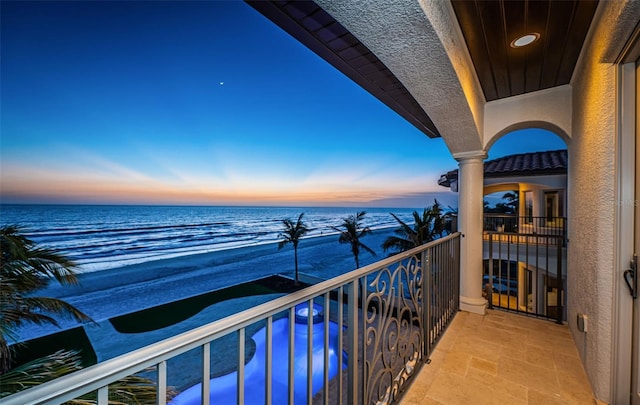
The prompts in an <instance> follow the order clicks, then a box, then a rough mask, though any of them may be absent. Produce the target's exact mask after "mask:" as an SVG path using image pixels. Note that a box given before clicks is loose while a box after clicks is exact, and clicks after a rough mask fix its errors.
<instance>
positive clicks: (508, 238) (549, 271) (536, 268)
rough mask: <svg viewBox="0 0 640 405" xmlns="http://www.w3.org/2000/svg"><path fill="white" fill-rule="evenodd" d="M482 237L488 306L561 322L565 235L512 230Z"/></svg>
mask: <svg viewBox="0 0 640 405" xmlns="http://www.w3.org/2000/svg"><path fill="white" fill-rule="evenodd" d="M484 238H485V241H487V242H485V246H484V257H485V260H484V273H483V285H484V286H485V297H486V298H487V300H488V301H489V306H490V307H491V306H493V307H499V308H502V309H507V310H511V311H516V312H519V313H523V314H528V315H535V316H540V317H545V318H549V319H553V320H555V321H557V322H558V323H562V322H563V320H565V319H566V313H565V291H566V274H565V269H566V251H565V249H564V242H565V239H564V237H563V236H558V235H536V236H528V237H526V238H524V239H523V236H522V235H519V234H514V233H510V234H505V233H501V232H485V233H484ZM529 239H531V240H529ZM533 239H535V240H533Z"/></svg>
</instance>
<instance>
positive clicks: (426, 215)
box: [382, 200, 447, 253]
mask: <svg viewBox="0 0 640 405" xmlns="http://www.w3.org/2000/svg"><path fill="white" fill-rule="evenodd" d="M391 216H392V217H393V218H394V219H395V220H396V221H398V224H400V226H399V227H398V228H397V229H396V230H395V231H394V233H395V234H396V235H392V236H389V237H388V238H387V239H386V240H385V241H384V242H383V243H382V249H384V251H385V252H386V251H388V250H395V251H396V252H395V253H400V252H404V251H407V250H410V249H413V248H415V247H417V246H420V245H422V244H425V243H427V242H431V241H433V240H436V239H438V238H440V237H442V236H443V235H444V234H445V233H446V232H447V231H446V229H445V228H446V224H445V221H446V217H445V216H444V215H442V206H441V205H440V203H439V202H438V200H434V204H433V205H432V206H430V207H426V208H425V209H424V211H423V212H422V216H421V215H420V214H419V213H418V211H413V220H414V223H413V227H411V226H410V225H408V224H406V223H405V222H404V221H402V220H401V219H400V218H398V217H397V216H396V215H395V214H393V213H392V214H391Z"/></svg>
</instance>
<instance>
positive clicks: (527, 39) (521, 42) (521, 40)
mask: <svg viewBox="0 0 640 405" xmlns="http://www.w3.org/2000/svg"><path fill="white" fill-rule="evenodd" d="M538 38H540V34H538V33H537V32H532V33H530V34H526V35H522V36H519V37H518V38H516V39H514V40H513V41H511V47H512V48H522V47H523V46H527V45H529V44H531V43H533V42H535V41H536V40H537V39H538Z"/></svg>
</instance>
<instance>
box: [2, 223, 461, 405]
mask: <svg viewBox="0 0 640 405" xmlns="http://www.w3.org/2000/svg"><path fill="white" fill-rule="evenodd" d="M458 235H460V233H459V232H456V233H453V234H451V235H448V236H446V237H443V238H441V239H438V240H435V241H433V242H429V243H427V244H424V245H422V246H419V247H416V248H414V249H411V250H408V251H406V252H402V253H399V254H397V255H394V256H391V257H388V258H386V259H383V260H381V261H378V262H376V263H373V264H370V265H368V266H365V267H362V268H360V269H356V270H353V271H351V272H349V273H345V274H343V275H340V276H338V277H334V278H332V279H330V280H326V281H323V282H321V283H318V284H316V285H313V286H310V287H307V288H304V289H302V290H299V291H296V292H293V293H291V294H288V295H286V296H283V297H280V298H276V299H274V300H272V301H269V302H266V303H264V304H261V305H258V306H256V307H253V308H250V309H247V310H245V311H242V312H239V313H237V314H234V315H231V316H228V317H226V318H223V319H220V320H218V321H215V322H212V323H210V324H207V325H204V326H201V327H199V328H196V329H192V330H190V331H187V332H184V333H181V334H179V335H176V336H173V337H170V338H168V339H165V340H162V341H160V342H157V343H154V344H151V345H149V346H145V347H143V348H140V349H137V350H134V351H132V352H129V353H125V354H123V355H121V356H118V357H115V358H113V359H110V360H106V361H104V362H101V363H99V364H96V365H93V366H90V367H87V368H85V369H82V370H79V371H77V372H74V373H71V374H68V375H65V376H63V377H60V378H57V379H55V380H53V381H50V382H47V383H44V384H41V385H38V386H35V387H32V388H30V389H28V390H25V391H21V392H19V393H16V394H13V395H11V396H8V397H5V398H2V399H1V400H0V402H1V403H2V405H30V404H59V403H62V402H65V401H68V400H71V399H74V398H77V397H79V396H81V395H84V394H87V393H89V392H93V391H95V390H97V389H99V388H101V387H105V386H107V385H108V384H110V383H113V382H116V381H118V380H120V379H122V378H124V377H127V376H129V375H131V374H134V373H137V372H139V371H142V370H144V369H146V368H148V367H152V366H156V365H157V364H159V363H161V362H163V361H166V360H168V359H170V358H173V357H175V356H178V355H180V354H182V353H185V352H187V351H189V350H192V349H194V348H197V347H200V346H202V345H204V344H206V343H209V342H211V341H213V340H215V339H218V338H220V337H223V336H225V335H228V334H229V333H233V332H235V331H238V330H240V329H242V328H245V327H246V326H249V325H251V324H253V323H255V322H257V321H260V320H262V319H266V318H268V317H270V316H273V315H275V314H278V313H280V312H282V311H284V310H287V309H289V308H292V307H295V306H296V305H298V304H300V303H302V302H304V301H307V300H309V299H313V298H315V297H318V296H320V295H322V294H325V293H328V292H330V291H332V290H335V289H337V288H338V287H341V286H344V285H346V284H348V283H350V282H353V281H354V280H357V279H359V278H361V277H364V276H366V275H368V274H370V273H373V272H375V271H377V270H379V269H381V268H385V267H387V266H389V265H391V264H393V263H396V262H399V261H401V260H404V259H407V258H409V257H411V256H414V255H416V254H418V253H421V252H422V251H424V250H426V249H429V248H431V247H433V246H436V245H439V244H441V243H444V242H446V241H448V240H450V239H453V238H456V237H458Z"/></svg>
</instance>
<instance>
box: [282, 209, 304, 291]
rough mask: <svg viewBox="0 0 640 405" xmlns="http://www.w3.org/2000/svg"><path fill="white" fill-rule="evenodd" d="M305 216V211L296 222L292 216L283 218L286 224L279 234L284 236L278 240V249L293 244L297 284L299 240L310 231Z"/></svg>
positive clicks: (296, 282) (296, 280)
mask: <svg viewBox="0 0 640 405" xmlns="http://www.w3.org/2000/svg"><path fill="white" fill-rule="evenodd" d="M303 216H304V212H303V213H302V214H300V216H298V220H297V221H296V222H293V221H292V220H291V219H290V218H286V219H283V220H282V224H283V225H284V229H283V230H282V231H281V232H280V234H279V235H278V237H280V238H283V239H282V240H281V241H280V242H278V249H282V248H283V247H285V246H286V245H288V244H289V243H291V244H292V245H293V255H294V260H295V263H296V275H295V284H296V285H297V284H298V242H299V241H300V238H301V237H302V236H304V234H305V233H307V232H309V228H307V224H305V223H304V222H302V217H303Z"/></svg>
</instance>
